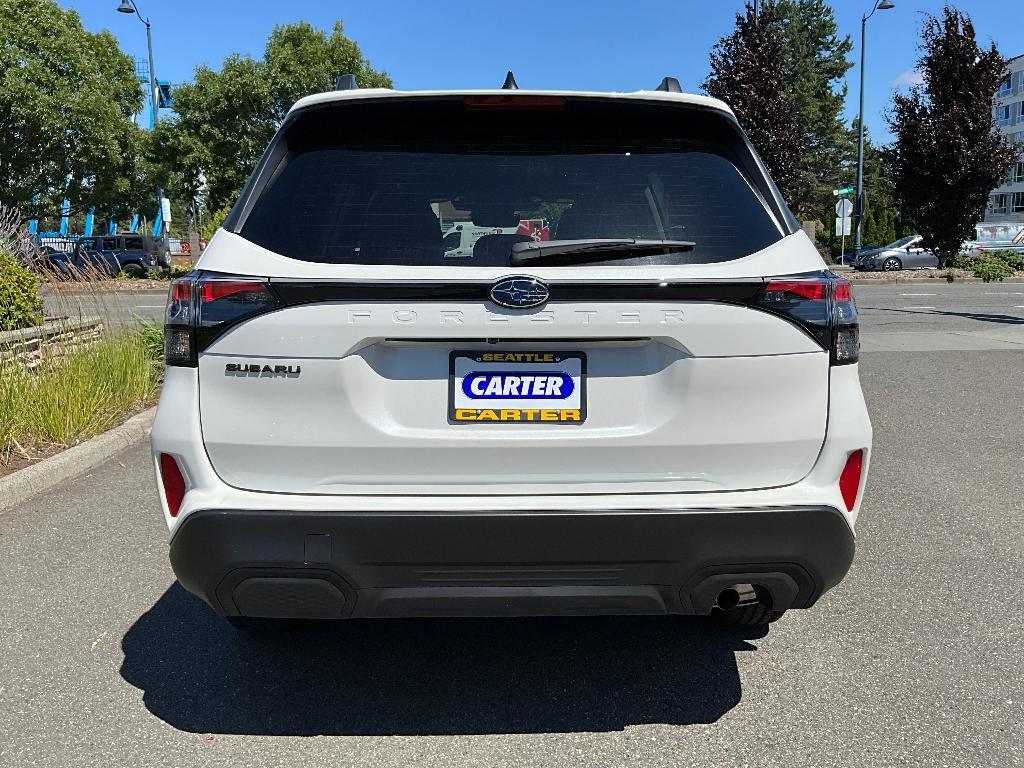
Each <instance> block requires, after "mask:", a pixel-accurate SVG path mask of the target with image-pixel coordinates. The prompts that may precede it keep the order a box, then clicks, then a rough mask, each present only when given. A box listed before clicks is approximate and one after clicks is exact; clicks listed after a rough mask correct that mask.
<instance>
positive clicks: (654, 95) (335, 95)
mask: <svg viewBox="0 0 1024 768" xmlns="http://www.w3.org/2000/svg"><path fill="white" fill-rule="evenodd" d="M431 96H455V97H458V96H565V97H572V98H577V99H578V98H588V99H621V100H623V101H646V102H664V103H671V104H689V105H693V106H699V107H704V108H706V109H712V110H715V111H718V112H723V113H725V114H727V115H730V116H732V117H735V115H733V112H732V109H730V108H729V105H728V104H726V103H725V102H724V101H721V100H719V99H713V98H711V97H710V96H703V95H701V94H698V93H672V92H669V91H633V92H631V93H618V92H608V91H542V90H527V89H523V88H520V89H516V90H509V89H503V88H490V89H481V90H451V91H448V90H440V91H396V90H393V89H391V88H354V89H351V90H338V91H327V92H325V93H314V94H312V95H310V96H305V97H303V98H301V99H299V100H298V101H297V102H295V104H294V105H292V108H291V109H290V110H289V111H288V112H289V114H291V113H293V112H296V111H298V110H301V109H305V108H307V107H312V106H318V105H323V104H333V103H341V102H345V101H366V100H381V99H406V98H423V97H431Z"/></svg>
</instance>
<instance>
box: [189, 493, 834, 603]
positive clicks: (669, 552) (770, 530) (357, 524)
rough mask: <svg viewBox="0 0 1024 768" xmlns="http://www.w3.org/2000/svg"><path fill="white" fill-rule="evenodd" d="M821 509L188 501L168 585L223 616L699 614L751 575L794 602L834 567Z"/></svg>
mask: <svg viewBox="0 0 1024 768" xmlns="http://www.w3.org/2000/svg"><path fill="white" fill-rule="evenodd" d="M853 553H854V535H853V532H852V530H851V529H850V525H849V523H848V522H847V520H846V518H845V517H844V515H843V514H842V513H840V512H839V511H838V510H836V509H834V508H832V507H828V506H790V507H772V508H756V509H716V510H699V509H687V510H649V511H648V510H628V511H625V510H623V511H600V512H595V511H587V512H581V511H540V512H522V511H494V512H452V513H439V512H430V513H422V514H418V513H397V512H390V513H382V512H312V511H269V510H244V511H243V510H198V511H195V512H192V513H191V514H189V515H188V517H187V518H185V519H184V520H183V521H182V522H181V524H180V526H179V527H178V528H177V530H176V531H175V533H174V536H173V538H172V540H171V551H170V556H171V564H172V566H173V568H174V572H175V574H176V575H177V576H178V579H179V580H180V582H181V584H182V585H183V586H184V587H185V588H186V589H187V590H189V591H190V592H193V593H194V594H196V595H198V596H199V597H201V598H202V599H203V600H205V601H206V602H207V603H209V604H210V605H211V606H212V607H213V608H214V610H216V611H217V612H218V613H221V614H224V615H246V616H269V617H297V618H348V617H391V616H395V617H397V616H466V615H472V616H523V615H589V614H666V613H672V614H706V613H708V612H709V611H710V610H711V607H712V606H713V605H714V602H715V599H716V597H717V596H718V594H719V592H721V591H722V589H724V588H725V587H728V586H731V585H733V584H747V583H749V584H755V585H760V586H762V587H764V588H765V589H766V590H767V591H768V592H769V593H770V594H771V596H772V600H773V607H774V608H776V609H787V608H806V607H809V606H811V605H813V603H814V602H815V601H816V600H817V599H818V598H819V597H820V596H821V595H822V594H823V593H824V592H825V591H826V590H828V589H830V588H831V587H833V586H835V585H836V584H837V583H839V581H840V580H841V579H842V578H843V576H844V575H845V574H846V572H847V570H848V569H849V567H850V563H851V562H852V560H853Z"/></svg>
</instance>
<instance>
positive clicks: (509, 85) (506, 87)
mask: <svg viewBox="0 0 1024 768" xmlns="http://www.w3.org/2000/svg"><path fill="white" fill-rule="evenodd" d="M501 90H503V91H518V90H519V86H518V85H517V84H516V78H515V76H514V75H513V74H512V70H511V69H510V70H509V71H508V74H507V75H505V82H504V83H502V84H501Z"/></svg>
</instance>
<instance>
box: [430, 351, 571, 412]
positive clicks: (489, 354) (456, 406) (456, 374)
mask: <svg viewBox="0 0 1024 768" xmlns="http://www.w3.org/2000/svg"><path fill="white" fill-rule="evenodd" d="M586 418H587V356H586V355H585V354H583V353H582V352H528V351H515V352H513V351H510V350H504V351H499V350H493V351H490V350H489V351H483V350H473V351H455V352H452V353H451V354H450V355H449V357H448V422H449V423H451V424H582V423H583V422H584V420H585V419H586Z"/></svg>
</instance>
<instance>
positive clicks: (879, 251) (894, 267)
mask: <svg viewBox="0 0 1024 768" xmlns="http://www.w3.org/2000/svg"><path fill="white" fill-rule="evenodd" d="M851 263H852V264H853V268H854V269H859V270H864V271H866V272H875V271H882V272H897V271H899V270H901V269H934V268H935V267H937V266H939V259H938V257H937V256H936V255H935V254H934V253H932V252H931V251H930V250H928V249H927V248H925V247H924V238H923V237H922V236H921V235H907V236H906V237H902V238H900V239H899V240H897V241H896V242H894V243H889V245H885V246H882V247H881V248H870V249H867V250H861V251H859V252H858V253H857V255H856V256H855V257H854V260H853V261H852V262H851Z"/></svg>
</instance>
